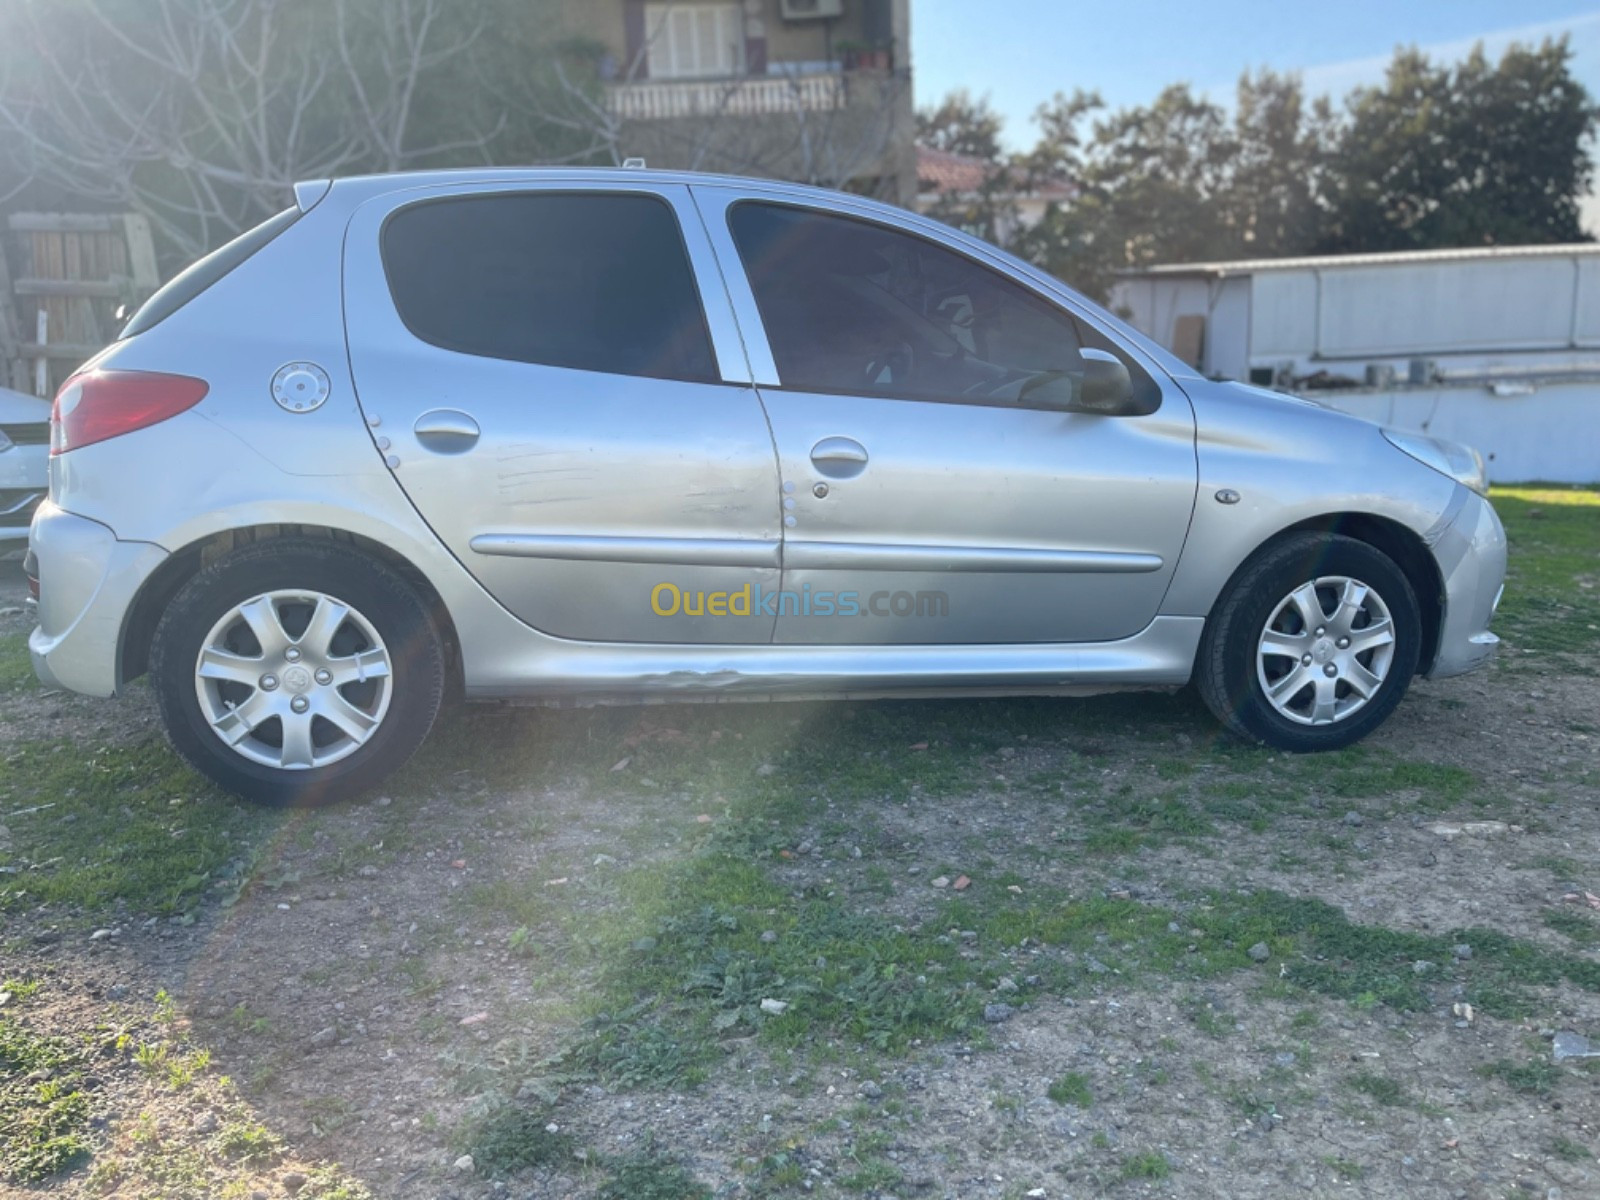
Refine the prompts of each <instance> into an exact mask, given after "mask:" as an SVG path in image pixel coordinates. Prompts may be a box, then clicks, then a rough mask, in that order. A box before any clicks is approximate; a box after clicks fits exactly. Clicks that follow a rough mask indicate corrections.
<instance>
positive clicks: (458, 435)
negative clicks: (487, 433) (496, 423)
mask: <svg viewBox="0 0 1600 1200" xmlns="http://www.w3.org/2000/svg"><path fill="white" fill-rule="evenodd" d="M411 428H412V431H413V432H415V433H416V435H417V441H419V442H421V443H422V447H423V449H425V450H432V451H433V452H434V453H435V454H464V453H466V452H467V451H468V450H471V449H472V448H473V447H474V446H476V445H477V444H478V436H479V434H480V433H481V432H482V431H481V430H480V429H479V428H478V423H477V422H476V421H474V420H473V419H472V418H471V417H469V416H468V415H467V414H466V413H464V412H460V411H459V410H457V409H454V408H435V409H432V410H430V411H428V412H425V413H423V414H422V415H421V416H420V417H418V418H417V423H416V424H415V425H413V426H412V427H411Z"/></svg>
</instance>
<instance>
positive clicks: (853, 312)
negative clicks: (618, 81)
mask: <svg viewBox="0 0 1600 1200" xmlns="http://www.w3.org/2000/svg"><path fill="white" fill-rule="evenodd" d="M694 191H695V194H696V199H697V201H698V203H699V204H700V207H701V210H702V212H703V213H704V215H705V218H706V222H707V227H708V229H709V230H710V233H711V237H712V240H713V244H714V246H715V247H716V249H717V252H718V257H719V259H720V260H721V262H722V265H723V270H724V273H725V275H726V276H727V278H728V284H729V289H730V295H731V296H732V299H733V304H734V308H735V311H736V312H737V313H738V315H739V318H740V322H741V326H742V327H743V329H744V334H745V341H746V347H747V351H748V353H749V355H750V360H751V364H752V369H753V370H754V371H755V378H756V382H757V386H758V390H759V392H760V394H761V397H762V400H763V403H764V404H765V407H766V410H767V414H768V417H769V419H770V421H771V423H772V429H773V435H774V438H775V440H776V442H777V447H778V457H779V467H780V472H781V475H782V487H783V491H784V500H783V504H784V507H785V514H784V525H785V530H784V550H783V563H784V571H783V583H782V591H781V593H780V595H779V597H778V598H777V604H778V609H779V611H778V624H777V629H776V632H775V635H774V640H775V641H776V642H780V643H824V644H848V643H922V644H933V643H944V644H948V643H1028V642H1100V641H1108V640H1114V639H1119V638H1124V637H1129V636H1131V635H1133V634H1135V633H1138V632H1139V631H1140V630H1141V629H1143V628H1144V627H1145V626H1146V625H1148V624H1149V622H1150V621H1151V620H1152V619H1153V618H1154V617H1155V615H1156V612H1157V609H1158V608H1159V606H1160V603H1161V599H1162V596H1163V595H1164V593H1165V592H1166V589H1167V585H1168V583H1169V581H1170V580H1171V578H1172V574H1173V570H1174V568H1175V567H1176V565H1177V561H1178V555H1179V552H1180V551H1181V550H1182V548H1183V542H1184V537H1185V535H1186V532H1187V528H1188V523H1189V518H1190V515H1191V513H1192V511H1193V505H1194V496H1195V488H1196V479H1197V473H1196V462H1195V450H1194V415H1193V410H1192V409H1191V407H1190V405H1189V402H1188V399H1187V397H1185V396H1184V394H1183V393H1182V392H1181V391H1180V390H1179V389H1178V388H1177V387H1176V385H1174V384H1173V383H1172V382H1171V380H1170V379H1168V378H1166V377H1165V376H1164V375H1162V374H1161V373H1160V372H1159V369H1158V368H1156V367H1155V366H1154V365H1153V364H1146V363H1145V362H1144V361H1142V358H1141V357H1140V356H1138V355H1137V354H1135V353H1134V352H1133V351H1131V350H1129V349H1128V348H1125V347H1123V346H1120V345H1118V344H1117V343H1116V342H1115V341H1114V340H1112V339H1111V338H1110V337H1109V336H1108V335H1107V334H1106V333H1105V332H1104V331H1102V330H1100V329H1099V328H1098V327H1096V326H1094V325H1093V324H1091V323H1089V322H1088V321H1086V320H1085V319H1083V318H1082V317H1081V316H1078V315H1074V314H1073V313H1072V312H1070V311H1068V310H1067V309H1066V308H1065V307H1064V306H1063V304H1062V302H1061V301H1060V299H1059V298H1056V297H1052V296H1049V295H1046V294H1043V293H1042V292H1039V291H1036V290H1034V289H1033V288H1032V287H1031V286H1028V285H1025V284H1024V283H1022V282H1019V281H1018V280H1017V279H1016V278H1013V277H1012V276H1010V275H1008V274H1006V273H1004V272H1002V271H1000V270H999V269H998V266H997V265H996V264H994V263H985V262H981V261H979V260H978V259H977V258H975V257H973V255H974V254H976V253H978V251H976V250H975V249H974V250H973V251H971V252H963V251H958V250H956V249H955V248H954V247H953V246H952V245H949V244H944V243H941V242H940V241H938V240H936V238H935V237H934V236H933V235H932V234H931V232H926V231H920V229H919V228H918V227H916V226H910V227H897V226H893V225H890V224H887V223H884V222H883V221H882V220H881V219H878V220H869V219H866V218H865V217H863V216H860V215H855V214H853V213H851V212H850V211H848V205H849V202H848V201H841V202H840V206H841V209H842V210H843V211H841V210H836V209H830V208H826V207H817V206H807V205H803V204H796V203H794V202H793V201H789V200H786V199H785V198H783V197H782V196H781V194H777V193H774V194H771V195H769V196H762V195H761V194H759V193H757V194H755V195H750V194H745V195H743V196H741V195H740V194H739V193H737V192H734V191H731V190H728V189H725V188H720V187H716V186H711V185H705V186H702V185H695V188H694ZM915 220H916V219H915V218H908V221H911V222H914V221H915ZM1095 352H1098V353H1099V354H1101V355H1103V354H1105V353H1106V352H1109V353H1111V354H1114V355H1115V356H1116V357H1117V358H1119V359H1121V360H1122V361H1123V363H1124V364H1125V365H1126V366H1127V367H1128V369H1129V372H1130V375H1131V376H1132V378H1133V379H1134V381H1135V388H1136V391H1137V393H1138V395H1139V396H1140V398H1141V402H1142V406H1143V407H1142V410H1141V412H1140V414H1139V415H1133V416H1119V417H1111V416H1098V415H1086V414H1082V413H1068V412H1063V411H1060V408H1059V405H1057V406H1056V407H1055V408H1051V407H1046V406H1045V405H1044V404H1043V403H1042V400H1041V399H1036V397H1041V389H1042V390H1043V391H1044V392H1049V391H1051V390H1056V391H1059V389H1060V388H1063V387H1070V386H1074V385H1073V383H1072V380H1073V379H1081V378H1082V377H1083V372H1084V364H1085V361H1086V355H1087V357H1095Z"/></svg>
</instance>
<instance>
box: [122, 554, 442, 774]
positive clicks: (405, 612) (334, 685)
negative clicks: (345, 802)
mask: <svg viewBox="0 0 1600 1200" xmlns="http://www.w3.org/2000/svg"><path fill="white" fill-rule="evenodd" d="M150 665H151V674H152V676H153V679H154V684H155V689H156V696H157V701H158V703H159V705H160V708H161V715H162V719H163V720H164V722H165V723H166V727H167V733H168V736H169V737H170V738H171V739H172V743H173V745H174V746H175V747H176V748H177V750H178V752H179V753H180V754H182V755H183V757H184V758H186V759H187V760H188V761H189V762H190V763H192V764H193V765H194V766H195V767H196V768H198V769H199V770H200V771H202V772H204V773H205V774H206V775H208V776H210V777H211V778H212V779H214V780H216V781H217V782H218V783H220V784H221V785H222V786H223V787H225V788H227V789H228V790H229V791H232V792H235V793H237V794H238V795H240V796H243V797H245V798H247V799H250V800H254V801H256V802H258V803H263V804H270V805H290V804H325V803H328V802H330V801H333V800H337V799H340V798H342V797H345V796H349V795H352V794H354V793H356V792H359V791H361V790H363V789H364V788H367V787H371V786H373V785H374V784H376V783H377V782H378V781H379V780H381V779H382V778H383V777H384V776H386V775H388V774H389V773H390V772H392V771H393V770H395V769H396V768H397V767H399V766H400V765H401V764H403V763H404V762H405V761H406V760H407V759H408V758H410V757H411V754H412V752H413V751H415V750H416V748H417V747H418V746H419V745H420V744H421V742H422V740H423V738H425V737H426V736H427V734H428V730H429V729H430V728H431V727H432V725H433V721H434V718H435V716H436V715H437V714H438V711H439V704H440V700H441V698H442V696H443V693H444V688H445V677H446V670H445V659H444V652H443V649H442V647H441V644H440V639H439V635H438V632H437V630H436V629H435V628H434V625H433V622H432V621H431V619H430V618H429V616H428V611H427V608H426V607H425V606H424V604H423V602H422V600H421V599H420V598H419V597H418V595H417V593H416V592H415V590H414V589H412V588H411V587H410V585H408V584H407V583H406V582H405V580H403V579H402V578H401V577H400V576H399V575H397V574H395V573H394V572H393V571H391V570H390V569H389V568H387V567H385V566H383V565H382V564H380V563H378V562H375V561H373V560H371V559H369V558H367V557H365V556H364V555H361V554H358V553H356V552H355V551H354V550H353V549H352V548H351V547H349V546H347V545H344V544H343V543H337V542H332V541H311V540H300V539H284V540H281V541H267V542H260V543H257V544H255V545H252V546H247V547H245V548H243V549H240V550H236V551H234V552H232V553H231V554H228V555H226V556H224V557H223V558H221V559H219V560H218V561H217V562H215V563H213V564H212V565H211V566H209V567H207V568H205V569H204V570H203V571H201V572H200V573H199V574H197V575H196V576H195V577H194V578H193V579H191V580H190V581H189V582H188V583H187V584H186V585H185V586H184V587H183V589H182V590H181V591H179V593H178V595H177V596H176V597H175V598H174V600H173V602H172V604H171V606H170V607H169V608H168V609H167V612H166V614H165V615H164V616H163V617H162V620H161V622H160V624H159V625H158V626H157V628H156V634H155V641H154V644H153V646H152V647H151V659H150Z"/></svg>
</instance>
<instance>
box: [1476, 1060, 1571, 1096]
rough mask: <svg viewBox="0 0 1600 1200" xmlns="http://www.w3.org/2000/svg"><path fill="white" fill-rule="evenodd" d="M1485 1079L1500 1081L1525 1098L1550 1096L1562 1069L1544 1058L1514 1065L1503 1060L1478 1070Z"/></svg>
mask: <svg viewBox="0 0 1600 1200" xmlns="http://www.w3.org/2000/svg"><path fill="white" fill-rule="evenodd" d="M1478 1074H1480V1075H1482V1076H1483V1077H1484V1078H1485V1079H1498V1080H1500V1082H1502V1083H1504V1084H1506V1085H1507V1086H1508V1087H1510V1088H1511V1089H1512V1090H1513V1091H1515V1092H1520V1093H1522V1094H1523V1095H1525V1096H1548V1095H1549V1094H1550V1093H1551V1092H1553V1091H1555V1087H1556V1083H1557V1081H1559V1080H1560V1078H1561V1068H1560V1067H1558V1066H1556V1065H1555V1063H1553V1062H1550V1061H1549V1060H1547V1059H1543V1058H1534V1059H1530V1060H1528V1061H1527V1062H1525V1063H1514V1062H1512V1061H1511V1060H1510V1059H1507V1058H1502V1059H1499V1060H1497V1061H1495V1062H1492V1063H1489V1064H1487V1065H1485V1066H1482V1067H1479V1068H1478Z"/></svg>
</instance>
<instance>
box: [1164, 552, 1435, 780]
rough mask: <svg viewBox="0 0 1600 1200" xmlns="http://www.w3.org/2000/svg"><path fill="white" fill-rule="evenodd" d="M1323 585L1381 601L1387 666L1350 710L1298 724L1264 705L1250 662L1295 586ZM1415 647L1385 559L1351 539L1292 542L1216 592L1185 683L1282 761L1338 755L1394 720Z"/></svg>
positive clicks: (1404, 584)
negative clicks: (1344, 582) (1340, 584)
mask: <svg viewBox="0 0 1600 1200" xmlns="http://www.w3.org/2000/svg"><path fill="white" fill-rule="evenodd" d="M1330 576H1343V577H1346V578H1349V579H1354V580H1358V581H1359V582H1361V583H1364V584H1366V585H1367V586H1368V587H1370V588H1371V589H1372V591H1373V592H1375V593H1376V594H1377V596H1378V597H1379V598H1380V599H1381V601H1382V603H1383V604H1384V605H1385V606H1386V607H1387V609H1388V611H1389V619H1390V622H1391V624H1392V628H1393V634H1394V642H1393V650H1392V658H1391V659H1390V661H1389V664H1388V670H1387V673H1386V674H1384V676H1383V682H1382V683H1381V685H1379V686H1378V687H1377V688H1376V690H1375V691H1374V692H1373V694H1372V695H1371V696H1370V697H1369V698H1368V699H1367V700H1366V702H1365V703H1364V704H1363V705H1361V706H1360V707H1359V708H1356V709H1355V710H1354V711H1352V712H1350V713H1349V715H1348V716H1345V717H1342V718H1340V719H1337V720H1334V721H1333V722H1332V723H1330V724H1320V725H1310V724H1302V723H1300V722H1298V721H1295V720H1291V719H1290V718H1289V717H1287V716H1285V715H1283V714H1282V713H1280V712H1279V711H1278V709H1277V708H1276V707H1275V706H1274V705H1273V703H1272V701H1271V700H1269V699H1268V697H1267V694H1266V691H1265V689H1264V688H1263V686H1262V681H1261V678H1260V675H1259V673H1258V670H1257V665H1258V657H1257V655H1258V650H1259V648H1260V641H1261V636H1262V633H1263V631H1264V630H1265V629H1266V626H1267V622H1268V620H1269V619H1271V618H1272V617H1273V616H1274V614H1275V613H1276V612H1277V610H1278V607H1279V605H1280V604H1282V603H1283V601H1284V600H1285V598H1286V597H1287V596H1288V595H1289V594H1290V593H1291V592H1293V591H1294V590H1295V589H1296V588H1299V587H1300V586H1301V585H1302V584H1305V583H1309V582H1313V581H1315V580H1318V579H1323V578H1327V577H1330ZM1421 648H1422V617H1421V611H1420V609H1419V608H1418V605H1417V597H1416V592H1415V591H1414V590H1413V589H1412V587H1411V583H1410V581H1409V580H1408V579H1407V578H1406V575H1405V572H1404V571H1402V570H1401V569H1400V568H1399V567H1398V566H1396V565H1395V562H1394V560H1393V559H1391V558H1390V557H1389V556H1388V555H1386V554H1384V553H1383V552H1382V551H1380V550H1377V549H1374V548H1373V547H1372V546H1370V545H1368V544H1367V543H1366V542H1361V541H1357V540H1356V539H1354V538H1349V537H1343V536H1340V535H1337V534H1325V533H1301V534H1294V535H1291V536H1289V537H1286V538H1284V539H1282V540H1281V541H1278V542H1275V543H1273V544H1272V545H1269V546H1267V547H1265V548H1264V549H1262V550H1261V551H1260V552H1259V553H1258V554H1256V555H1255V557H1253V558H1251V559H1250V560H1249V561H1248V562H1246V563H1245V565H1244V566H1243V567H1241V568H1240V569H1239V570H1238V572H1237V573H1236V574H1235V575H1234V577H1233V578H1232V579H1231V580H1230V581H1229V582H1228V585H1227V587H1225V588H1224V589H1223V592H1222V595H1221V597H1219V599H1218V601H1217V604H1216V606H1215V608H1213V609H1212V612H1211V616H1210V617H1209V618H1208V620H1207V621H1206V629H1205V634H1204V636H1203V637H1202V638H1201V641H1200V655H1199V659H1198V662H1197V664H1196V680H1195V682H1196V684H1197V686H1198V688H1199V691H1200V696H1201V699H1203V700H1204V701H1205V703H1206V707H1207V708H1209V709H1210V710H1211V711H1212V712H1213V713H1214V714H1216V716H1217V719H1218V720H1220V721H1221V722H1222V723H1223V724H1224V725H1226V726H1227V727H1228V728H1229V729H1230V730H1232V731H1233V732H1234V733H1237V734H1239V735H1240V736H1241V737H1244V738H1247V739H1250V740H1252V741H1256V742H1265V743H1266V744H1267V745H1269V746H1273V747H1276V748H1277V749H1279V750H1287V751H1290V752H1292V753H1308V752H1313V751H1318V750H1338V749H1340V748H1342V747H1344V746H1348V745H1351V744H1352V743H1354V742H1357V741H1360V740H1361V739H1362V738H1364V737H1366V736H1367V734H1369V733H1371V732H1372V731H1373V730H1374V729H1376V728H1377V727H1378V726H1379V725H1381V724H1383V722H1384V721H1385V720H1386V719H1387V718H1388V716H1389V714H1390V713H1392V712H1393V711H1394V709H1395V706H1396V705H1397V704H1399V703H1400V701H1401V699H1402V697H1404V696H1405V693H1406V688H1407V687H1408V686H1409V685H1410V683H1411V678H1412V676H1413V675H1415V674H1416V670H1417V661H1418V657H1419V655H1420V653H1421ZM1269 661H1270V662H1280V661H1282V660H1269ZM1367 661H1368V662H1370V661H1371V659H1370V656H1368V658H1367ZM1269 680H1270V681H1272V682H1276V679H1274V678H1273V677H1271V676H1269ZM1348 686H1349V685H1348V684H1346V685H1344V687H1345V688H1346V689H1348ZM1345 694H1346V695H1347V696H1348V695H1350V693H1349V692H1348V691H1346V693H1345ZM1302 695H1303V696H1307V697H1309V696H1310V695H1312V693H1311V692H1305V693H1302Z"/></svg>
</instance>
